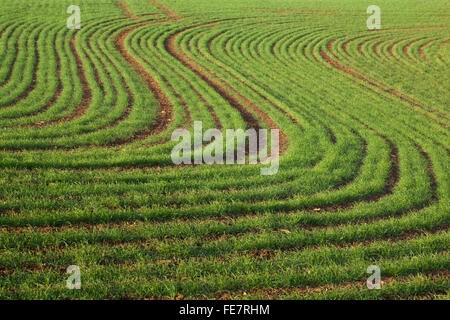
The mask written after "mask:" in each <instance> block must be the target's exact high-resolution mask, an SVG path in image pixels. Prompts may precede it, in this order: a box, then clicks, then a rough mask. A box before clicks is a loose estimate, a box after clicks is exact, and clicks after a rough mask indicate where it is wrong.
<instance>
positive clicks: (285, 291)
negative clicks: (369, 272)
mask: <svg viewBox="0 0 450 320" xmlns="http://www.w3.org/2000/svg"><path fill="white" fill-rule="evenodd" d="M416 275H425V276H426V277H427V278H431V279H432V280H437V279H440V278H444V279H447V278H448V277H450V273H449V272H448V270H439V271H427V272H419V273H410V274H408V275H402V276H396V277H394V276H388V277H386V276H383V277H382V279H381V283H382V286H385V285H389V284H391V283H393V282H394V281H407V280H409V279H410V278H411V277H412V276H416ZM366 281H367V278H363V279H360V280H357V281H347V282H344V283H338V284H326V285H318V286H314V285H312V286H311V285H307V286H301V287H286V288H267V289H251V290H248V291H244V290H239V291H238V292H236V293H230V292H223V293H219V294H217V295H216V296H215V299H217V300H230V299H239V298H241V299H242V298H245V296H246V295H249V294H250V295H252V296H255V295H259V296H262V297H264V298H263V299H268V300H272V299H276V298H277V297H279V298H282V297H280V296H283V295H293V294H296V295H299V296H303V297H305V296H308V295H310V294H314V293H321V292H329V291H336V290H345V289H350V288H352V287H357V288H359V289H360V290H361V291H363V290H368V289H367V286H366ZM200 297H201V298H203V299H205V298H206V297H204V296H200ZM386 298H387V299H392V297H386Z"/></svg>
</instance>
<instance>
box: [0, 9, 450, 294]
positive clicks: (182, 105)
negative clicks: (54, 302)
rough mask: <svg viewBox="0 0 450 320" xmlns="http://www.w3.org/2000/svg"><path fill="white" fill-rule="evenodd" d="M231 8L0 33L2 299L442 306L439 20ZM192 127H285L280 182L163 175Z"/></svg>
mask: <svg viewBox="0 0 450 320" xmlns="http://www.w3.org/2000/svg"><path fill="white" fill-rule="evenodd" d="M233 1H234V0H230V1H229V3H227V4H224V5H223V6H224V7H223V8H224V9H223V10H222V7H221V4H219V3H218V4H215V7H214V8H211V5H212V4H211V1H207V2H205V3H203V2H202V1H199V2H198V3H197V2H196V4H195V5H193V4H191V5H190V6H185V5H183V6H181V5H180V4H177V3H176V2H175V1H171V0H168V1H148V2H147V1H145V3H144V2H142V1H136V0H123V1H111V3H110V4H103V5H102V7H101V10H99V9H98V8H97V6H98V5H97V4H96V2H95V1H93V0H85V1H82V2H81V4H80V5H81V8H82V28H81V29H80V30H68V29H67V28H66V26H65V19H67V16H61V17H59V16H58V14H57V13H58V12H65V8H66V7H67V6H68V5H70V4H69V3H64V2H63V1H60V0H46V1H45V2H46V4H47V5H45V6H43V5H42V1H41V0H40V1H37V0H36V1H34V0H33V1H29V0H26V1H25V0H20V1H17V2H18V4H17V6H19V7H20V6H22V7H23V8H26V10H29V14H28V15H24V14H23V11H22V12H20V10H18V11H17V12H16V11H12V12H9V14H4V15H2V16H0V30H1V31H0V62H1V64H0V126H1V127H2V130H0V167H1V169H0V231H1V232H0V298H3V299H10V298H50V299H51V298H182V297H187V298H207V299H213V298H214V299H233V298H250V299H251V298H282V299H283V298H290V299H291V298H292V299H299V298H300V299H319V298H356V299H366V298H369V299H370V298H377V299H383V298H400V299H404V298H424V299H432V298H444V299H445V298H448V290H449V287H450V286H449V277H448V270H449V267H450V256H449V254H448V248H449V246H450V237H449V231H448V227H449V221H450V202H449V200H450V199H449V195H450V190H449V181H450V179H449V178H450V177H449V172H450V170H449V163H450V162H449V143H450V139H449V134H450V131H449V125H450V118H449V105H450V103H449V102H450V96H449V92H450V91H449V89H450V88H449V82H448V73H449V52H450V51H449V46H450V36H449V34H450V33H449V28H450V21H449V19H448V17H447V18H446V17H442V18H440V20H436V19H435V15H436V14H438V13H439V12H442V11H443V10H445V4H436V5H435V7H420V3H419V2H417V4H416V6H415V7H414V9H413V10H410V11H407V12H406V13H402V14H403V16H402V17H401V18H399V19H398V20H396V21H398V24H394V23H393V20H394V19H392V15H393V13H392V12H394V11H395V12H397V11H398V10H397V8H396V7H395V6H394V5H393V7H392V8H391V7H389V5H388V4H386V6H387V7H386V12H387V14H386V26H385V27H383V28H382V29H381V30H378V31H367V30H366V26H365V19H366V15H365V8H362V10H359V7H357V6H356V3H354V2H353V1H352V0H347V1H344V2H345V4H344V5H343V8H340V9H337V8H335V7H334V6H333V5H331V4H328V6H329V7H327V3H326V2H324V7H321V8H315V7H314V4H313V3H309V2H305V4H304V5H303V6H304V7H302V4H300V2H295V1H287V0H286V3H284V2H283V3H284V4H285V7H283V8H281V9H280V8H279V7H278V6H279V3H278V4H275V2H274V3H272V2H269V3H268V4H265V5H266V6H267V7H264V8H263V7H261V3H260V2H257V1H255V4H254V6H255V7H254V9H251V10H250V9H248V7H247V8H246V9H244V8H242V7H241V8H240V9H239V7H237V9H236V8H235V9H233V8H232V6H231V7H230V3H232V2H233ZM193 2H194V1H193ZM330 3H333V1H330ZM402 3H403V4H405V2H403V1H400V0H399V1H398V2H397V3H396V6H401V5H402ZM409 4H411V2H410V3H409ZM236 5H238V4H236ZM405 5H406V4H405ZM1 6H4V9H5V10H4V12H7V11H8V9H9V10H13V9H12V8H8V7H7V6H6V4H2V5H0V7H1ZM213 6H214V5H213ZM355 6H356V8H355ZM422 6H424V5H422ZM441 6H442V7H441ZM383 8H384V7H383ZM194 9H195V10H194ZM238 9H239V10H238ZM24 10H25V9H24ZM400 11H401V10H400ZM400 11H399V12H400ZM401 12H403V11H401ZM52 13H53V14H52ZM418 16H420V19H418ZM44 17H45V18H44ZM48 17H52V18H48ZM383 17H384V16H383ZM383 21H385V20H383ZM436 21H441V23H437V24H436ZM383 26H384V22H383ZM193 121H202V122H203V128H204V129H205V130H206V129H208V128H219V129H222V130H225V129H228V128H236V129H237V128H243V129H245V128H274V129H275V128H276V129H279V130H280V131H281V135H280V138H281V141H280V142H281V151H282V157H281V159H280V168H279V172H278V174H277V175H273V176H260V174H259V170H260V166H254V165H244V166H237V165H235V166H230V165H227V166H219V165H214V166H208V165H198V166H174V165H173V164H172V160H171V157H170V153H171V150H172V148H173V146H174V143H173V142H171V141H170V137H171V134H172V132H173V131H174V130H175V129H176V128H186V129H188V130H191V129H192V125H193ZM69 265H78V266H80V268H81V277H82V290H68V289H66V288H65V278H66V277H67V275H65V271H66V268H67V267H68V266H69ZM370 265H378V266H379V267H380V269H381V273H382V280H383V289H382V290H375V291H369V290H367V288H366V286H365V281H366V279H367V277H368V274H366V269H367V267H368V266H370Z"/></svg>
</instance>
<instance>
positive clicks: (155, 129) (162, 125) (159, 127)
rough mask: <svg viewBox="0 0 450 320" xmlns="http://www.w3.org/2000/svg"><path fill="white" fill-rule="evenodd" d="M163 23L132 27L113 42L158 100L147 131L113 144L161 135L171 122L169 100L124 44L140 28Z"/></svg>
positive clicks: (172, 114)
mask: <svg viewBox="0 0 450 320" xmlns="http://www.w3.org/2000/svg"><path fill="white" fill-rule="evenodd" d="M163 21H164V22H167V20H159V21H151V22H148V23H144V24H143V25H138V26H134V27H132V28H131V29H128V30H126V31H125V32H123V33H121V34H120V35H119V36H118V37H117V38H116V39H115V41H114V42H115V45H116V47H117V48H118V50H119V52H120V54H121V55H122V56H123V57H124V58H125V60H127V62H128V63H129V64H130V65H131V66H132V67H133V69H134V70H135V71H136V72H137V73H138V74H139V75H140V76H141V77H142V78H143V79H144V80H145V82H146V84H147V86H148V87H149V88H150V90H151V91H152V93H153V95H154V96H155V98H156V99H157V100H158V104H159V108H158V109H159V110H158V115H157V119H156V120H155V122H154V123H153V124H152V125H151V126H150V127H149V128H148V129H146V130H144V131H141V132H139V133H137V134H135V135H134V136H133V137H130V138H127V139H118V140H116V141H115V143H114V144H123V143H127V142H130V141H133V140H136V139H144V138H145V137H148V136H150V135H156V134H159V133H162V132H164V131H165V130H166V129H167V128H168V127H169V124H170V123H171V122H172V121H173V117H174V109H173V106H172V104H171V103H170V101H169V98H168V97H167V96H166V94H165V93H164V91H163V90H162V88H161V86H160V85H159V83H158V81H157V80H156V79H154V78H153V77H152V76H151V75H150V74H149V73H148V71H147V70H145V69H144V68H143V66H142V65H141V64H140V63H139V62H138V61H137V60H136V59H135V58H134V57H133V56H132V55H131V54H130V53H129V52H128V51H127V49H126V44H125V41H126V38H127V37H128V35H129V34H130V33H131V32H133V31H134V30H136V29H138V28H141V27H143V26H147V25H149V24H154V23H160V22H163Z"/></svg>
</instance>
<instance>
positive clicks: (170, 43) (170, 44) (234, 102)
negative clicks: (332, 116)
mask: <svg viewBox="0 0 450 320" xmlns="http://www.w3.org/2000/svg"><path fill="white" fill-rule="evenodd" d="M215 23H217V22H212V23H207V24H203V25H202V26H205V25H212V24H215ZM197 27H199V26H193V27H189V28H187V29H184V30H182V31H179V32H177V33H174V34H172V35H171V36H170V37H169V38H167V39H166V42H165V47H166V50H167V51H168V52H169V53H170V54H171V55H172V56H173V57H174V58H176V59H177V60H179V61H180V62H181V63H182V64H183V65H184V66H185V67H187V68H189V69H190V70H191V71H193V72H194V73H195V74H197V75H198V76H199V77H200V78H201V79H202V80H203V81H205V82H206V83H208V85H210V86H211V87H212V88H214V90H215V91H216V92H217V93H218V94H219V95H221V96H222V97H223V98H224V99H225V100H226V101H228V103H229V104H230V105H231V106H232V107H234V108H235V109H236V110H238V111H239V113H241V115H242V117H243V119H244V121H245V122H246V123H247V125H248V127H249V128H253V129H256V130H258V129H260V128H261V127H260V125H259V123H258V121H257V120H256V118H254V117H253V115H252V113H250V112H249V111H248V110H247V109H246V108H245V107H244V106H243V105H242V104H241V103H240V102H239V100H238V99H237V98H236V96H238V97H239V98H240V100H242V101H243V102H244V103H245V104H247V105H248V106H250V107H251V108H252V110H253V111H254V112H255V113H256V114H257V115H258V116H259V117H261V118H262V119H263V120H264V121H265V122H266V123H267V124H268V125H269V127H270V128H271V129H278V126H277V124H276V123H275V122H274V121H273V120H272V119H271V118H270V117H268V116H267V114H265V113H264V112H263V111H262V110H261V109H260V108H259V107H258V106H257V105H256V104H254V103H253V102H251V101H250V100H248V99H247V98H246V97H244V96H243V95H241V94H240V93H239V92H238V91H237V90H235V89H234V88H233V87H232V86H231V85H230V84H229V83H227V82H226V81H225V80H224V79H218V78H217V77H216V76H214V77H215V78H216V80H214V79H213V72H211V71H209V70H207V69H206V68H205V67H203V66H202V67H200V66H199V64H198V63H197V62H195V61H194V60H192V59H191V58H190V57H188V56H187V55H186V54H184V53H181V52H179V51H178V50H177V48H176V45H175V40H176V38H177V37H178V36H179V35H180V34H181V33H183V32H185V31H186V30H190V29H193V28H197ZM202 69H205V71H204V70H202ZM219 82H221V83H222V84H224V85H225V86H226V87H228V88H229V89H230V90H232V91H233V92H234V94H230V93H229V92H228V90H227V89H225V88H224V87H223V86H222V85H221V84H220V83H219ZM287 144H288V141H287V136H286V135H285V134H284V132H282V131H281V130H280V153H283V152H285V151H286V150H287Z"/></svg>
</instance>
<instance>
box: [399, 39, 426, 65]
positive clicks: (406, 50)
mask: <svg viewBox="0 0 450 320" xmlns="http://www.w3.org/2000/svg"><path fill="white" fill-rule="evenodd" d="M420 40H423V39H417V40H415V41H411V42H410V43H408V44H407V45H406V46H404V47H403V54H404V55H405V57H407V58H408V59H409V60H411V61H412V62H414V63H417V61H416V60H415V59H413V57H412V56H411V55H410V54H409V52H408V50H409V48H411V46H413V45H414V44H416V43H417V42H419V41H420Z"/></svg>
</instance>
